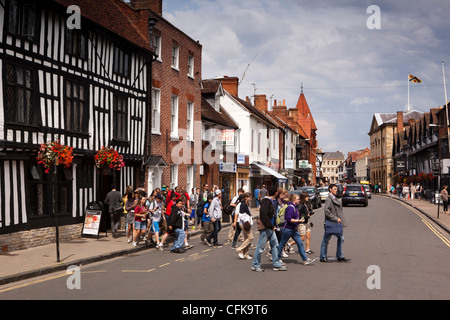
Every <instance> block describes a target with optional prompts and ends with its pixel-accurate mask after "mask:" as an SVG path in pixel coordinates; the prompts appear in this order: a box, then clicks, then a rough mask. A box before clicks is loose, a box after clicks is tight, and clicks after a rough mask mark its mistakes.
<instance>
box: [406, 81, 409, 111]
mask: <svg viewBox="0 0 450 320" xmlns="http://www.w3.org/2000/svg"><path fill="white" fill-rule="evenodd" d="M409 82H410V81H409V73H408V105H407V106H406V111H407V112H409Z"/></svg>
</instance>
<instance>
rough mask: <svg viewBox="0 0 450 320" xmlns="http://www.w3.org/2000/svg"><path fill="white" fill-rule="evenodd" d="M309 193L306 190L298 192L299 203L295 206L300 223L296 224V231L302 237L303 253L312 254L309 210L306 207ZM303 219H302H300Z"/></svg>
mask: <svg viewBox="0 0 450 320" xmlns="http://www.w3.org/2000/svg"><path fill="white" fill-rule="evenodd" d="M308 201H309V195H308V193H307V192H302V193H301V194H300V203H299V205H298V206H297V208H298V213H299V214H300V223H299V224H298V232H299V233H300V236H301V237H302V241H303V242H304V243H305V249H306V250H305V253H307V254H313V253H314V252H313V251H312V250H311V228H312V222H311V211H310V210H309V208H308ZM302 220H303V221H302Z"/></svg>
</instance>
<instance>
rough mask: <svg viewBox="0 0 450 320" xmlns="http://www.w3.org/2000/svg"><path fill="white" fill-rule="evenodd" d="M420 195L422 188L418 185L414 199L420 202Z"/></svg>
mask: <svg viewBox="0 0 450 320" xmlns="http://www.w3.org/2000/svg"><path fill="white" fill-rule="evenodd" d="M421 195H422V186H421V185H420V184H419V183H418V184H417V186H416V198H417V199H419V200H420V199H421Z"/></svg>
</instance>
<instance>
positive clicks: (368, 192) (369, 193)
mask: <svg viewBox="0 0 450 320" xmlns="http://www.w3.org/2000/svg"><path fill="white" fill-rule="evenodd" d="M362 186H363V187H364V191H366V194H367V197H368V198H369V199H372V193H371V192H370V186H369V185H368V184H363V185H362Z"/></svg>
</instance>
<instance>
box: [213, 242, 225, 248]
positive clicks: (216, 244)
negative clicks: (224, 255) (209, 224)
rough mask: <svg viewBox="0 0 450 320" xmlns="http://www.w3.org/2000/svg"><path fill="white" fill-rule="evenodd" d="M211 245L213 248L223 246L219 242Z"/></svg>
mask: <svg viewBox="0 0 450 320" xmlns="http://www.w3.org/2000/svg"><path fill="white" fill-rule="evenodd" d="M213 246H214V247H215V248H222V247H223V244H221V243H214V244H213Z"/></svg>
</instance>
